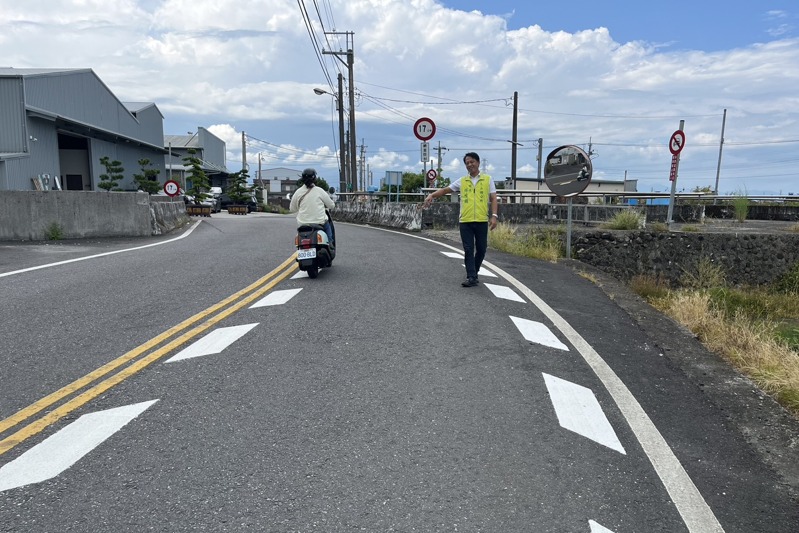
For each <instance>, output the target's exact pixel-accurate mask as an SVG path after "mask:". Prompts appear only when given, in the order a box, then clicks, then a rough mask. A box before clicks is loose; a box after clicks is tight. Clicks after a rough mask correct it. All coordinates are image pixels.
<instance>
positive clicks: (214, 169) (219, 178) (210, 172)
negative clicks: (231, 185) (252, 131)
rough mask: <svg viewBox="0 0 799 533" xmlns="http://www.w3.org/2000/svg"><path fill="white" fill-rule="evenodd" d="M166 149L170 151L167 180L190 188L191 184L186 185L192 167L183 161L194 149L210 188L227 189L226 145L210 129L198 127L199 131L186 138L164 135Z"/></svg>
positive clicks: (186, 188)
mask: <svg viewBox="0 0 799 533" xmlns="http://www.w3.org/2000/svg"><path fill="white" fill-rule="evenodd" d="M164 147H165V148H166V151H167V153H166V156H165V165H166V172H167V179H173V180H175V181H177V182H178V183H180V185H181V187H183V188H184V189H185V190H188V189H189V188H191V183H186V181H187V180H186V176H187V175H188V173H189V170H190V168H191V167H190V166H188V165H187V164H186V162H185V161H184V160H183V158H184V157H187V156H188V155H189V150H194V157H196V158H197V159H199V160H200V163H201V164H200V167H201V168H202V169H203V172H205V174H206V175H207V176H208V181H209V183H210V185H211V187H221V188H222V189H223V190H224V189H226V188H227V179H228V175H229V174H228V170H227V167H226V166H225V164H226V155H227V145H226V144H225V141H223V140H222V139H220V138H219V137H217V136H216V135H214V134H213V133H211V132H210V131H208V130H207V129H205V128H203V127H198V128H197V131H196V132H194V133H189V134H187V135H165V136H164ZM188 181H189V182H190V181H191V180H188Z"/></svg>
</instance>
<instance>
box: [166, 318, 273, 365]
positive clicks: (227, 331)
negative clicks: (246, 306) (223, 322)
mask: <svg viewBox="0 0 799 533" xmlns="http://www.w3.org/2000/svg"><path fill="white" fill-rule="evenodd" d="M257 325H258V323H257V322H256V323H255V324H244V325H243V326H230V327H227V328H218V329H215V330H213V331H212V332H211V333H209V334H208V335H206V336H205V337H203V338H202V339H200V340H198V341H197V342H195V343H193V344H191V345H190V346H189V347H188V348H184V349H183V350H181V351H180V352H178V353H177V354H176V355H175V356H174V357H172V358H171V359H169V360H167V361H165V363H174V362H175V361H182V360H183V359H191V358H192V357H202V356H204V355H211V354H215V353H219V352H221V351H222V350H224V349H225V348H227V347H228V346H230V345H231V344H233V343H234V342H236V341H237V340H239V339H240V338H241V337H243V336H244V335H246V334H247V333H248V332H249V331H250V330H251V329H252V328H254V327H255V326H257Z"/></svg>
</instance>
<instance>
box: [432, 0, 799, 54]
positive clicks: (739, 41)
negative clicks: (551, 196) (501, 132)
mask: <svg viewBox="0 0 799 533" xmlns="http://www.w3.org/2000/svg"><path fill="white" fill-rule="evenodd" d="M442 3H443V4H444V5H446V6H447V7H451V8H453V9H460V10H464V11H473V10H477V11H480V12H482V13H483V14H485V15H497V16H500V17H502V18H504V19H505V20H506V21H507V24H508V28H509V29H519V28H521V27H525V26H529V25H532V24H538V25H539V26H541V28H543V29H544V30H547V31H553V32H554V31H565V32H569V33H575V32H578V31H582V30H587V29H594V28H597V27H600V26H602V27H605V28H608V29H609V30H610V35H611V36H612V37H613V38H614V39H615V40H616V41H617V42H621V43H624V42H629V41H647V42H650V43H661V44H664V45H667V47H668V48H669V49H690V50H704V51H708V52H713V51H718V50H727V49H731V48H738V47H742V46H747V45H750V44H754V43H762V42H766V41H771V40H773V39H775V38H786V37H796V36H797V35H799V13H797V8H798V7H799V6H797V2H796V0H782V1H770V0H755V1H750V2H731V1H729V0H727V1H719V0H694V1H685V0H666V1H651V2H641V1H624V0H617V1H612V2H607V1H606V2H602V1H586V0H575V1H569V2H540V1H539V2H532V1H527V2H521V1H511V0H492V1H482V2H481V1H477V0H447V1H444V2H442Z"/></svg>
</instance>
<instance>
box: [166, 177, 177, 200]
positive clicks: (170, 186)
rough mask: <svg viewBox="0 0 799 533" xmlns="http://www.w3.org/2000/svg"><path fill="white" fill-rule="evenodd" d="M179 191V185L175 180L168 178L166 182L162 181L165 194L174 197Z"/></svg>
mask: <svg viewBox="0 0 799 533" xmlns="http://www.w3.org/2000/svg"><path fill="white" fill-rule="evenodd" d="M179 191H180V185H178V182H177V181H175V180H169V181H167V182H166V183H164V192H165V193H166V194H167V196H172V197H175V196H177V195H178V192H179Z"/></svg>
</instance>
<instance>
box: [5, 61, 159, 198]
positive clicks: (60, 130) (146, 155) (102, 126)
mask: <svg viewBox="0 0 799 533" xmlns="http://www.w3.org/2000/svg"><path fill="white" fill-rule="evenodd" d="M163 123H164V116H163V115H162V114H161V112H160V111H159V110H158V107H157V106H156V105H155V104H154V103H152V102H138V103H123V102H121V101H120V100H119V99H118V98H117V97H116V96H115V95H114V94H113V93H112V92H111V91H110V90H109V89H108V87H107V86H106V85H105V84H104V83H103V82H102V81H101V80H100V78H98V77H97V75H96V74H95V73H94V71H92V70H91V69H17V68H0V190H32V189H38V188H40V187H43V188H45V189H64V190H76V191H92V190H98V186H97V185H98V183H99V182H100V175H101V174H103V173H105V167H104V166H103V165H101V164H100V159H101V158H102V157H104V156H107V157H108V158H109V159H111V160H112V161H113V160H117V161H120V162H121V163H122V167H123V168H124V169H125V171H124V176H125V177H124V179H123V180H122V181H121V182H119V183H118V186H119V188H120V189H123V190H134V189H135V186H134V181H133V174H140V173H141V166H140V165H139V163H138V161H139V160H140V159H148V160H149V161H150V168H153V169H156V170H158V171H160V172H159V178H160V181H163V180H164V179H165V178H164V175H165V165H164V154H165V153H166V152H167V151H166V150H165V149H164V146H163V142H164V126H163Z"/></svg>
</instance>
